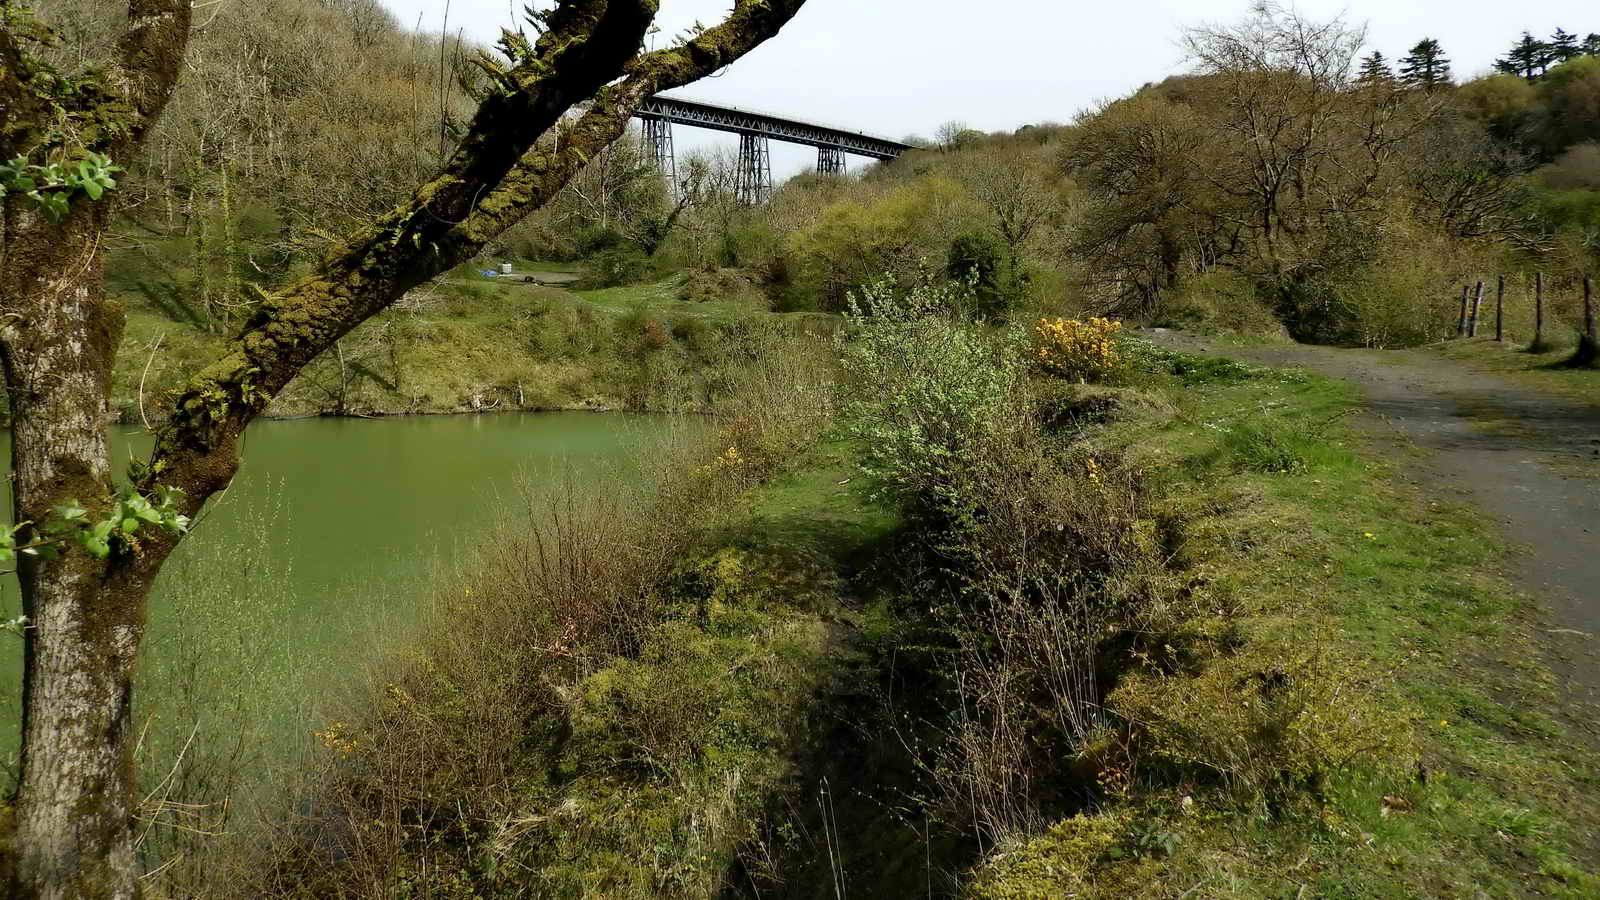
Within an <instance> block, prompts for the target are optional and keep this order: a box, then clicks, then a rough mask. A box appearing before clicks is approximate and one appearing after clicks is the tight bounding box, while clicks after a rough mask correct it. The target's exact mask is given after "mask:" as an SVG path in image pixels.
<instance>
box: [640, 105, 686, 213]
mask: <svg viewBox="0 0 1600 900" xmlns="http://www.w3.org/2000/svg"><path fill="white" fill-rule="evenodd" d="M642 124H643V126H644V128H643V135H642V137H641V138H640V140H639V149H640V150H642V151H643V153H644V158H645V159H647V160H649V161H650V163H651V164H652V165H654V166H655V167H656V171H657V172H660V173H661V177H663V178H665V179H666V180H667V191H668V192H669V193H670V194H671V195H672V196H673V198H674V199H676V198H677V196H678V159H677V155H676V153H675V152H674V151H673V148H672V123H671V122H670V121H668V120H666V119H645V120H643V123H642Z"/></svg>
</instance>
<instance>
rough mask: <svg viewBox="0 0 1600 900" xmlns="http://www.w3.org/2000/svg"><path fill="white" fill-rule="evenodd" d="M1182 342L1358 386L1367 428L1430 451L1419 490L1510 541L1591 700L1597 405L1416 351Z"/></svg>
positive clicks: (1599, 619)
mask: <svg viewBox="0 0 1600 900" xmlns="http://www.w3.org/2000/svg"><path fill="white" fill-rule="evenodd" d="M1145 336H1147V337H1149V338H1151V339H1152V340H1154V341H1156V342H1157V343H1160V344H1163V345H1165V346H1170V347H1172V348H1174V349H1178V350H1184V351H1187V352H1198V353H1215V354H1217V355H1221V356H1228V357H1232V358H1237V359H1242V360H1246V361H1249V362H1255V363H1258V364H1262V365H1270V366H1300V367H1304V368H1306V369H1310V370H1312V371H1314V372H1318V373H1320V374H1323V375H1328V376H1332V377H1335V378H1343V379H1346V380H1349V381H1351V382H1354V383H1355V384H1357V385H1359V386H1360V387H1361V389H1362V391H1363V393H1364V394H1365V396H1366V401H1367V403H1366V408H1367V411H1368V413H1369V416H1368V422H1367V424H1368V426H1369V427H1371V428H1373V429H1374V433H1375V434H1379V435H1380V436H1381V435H1383V434H1384V433H1388V434H1390V435H1392V434H1394V433H1396V432H1398V434H1399V435H1400V436H1402V437H1403V438H1405V439H1406V440H1407V441H1408V442H1410V443H1411V444H1414V445H1415V446H1417V447H1419V448H1422V449H1423V450H1426V451H1429V452H1427V453H1425V454H1422V455H1420V457H1419V458H1418V459H1416V460H1415V461H1414V462H1413V463H1411V464H1408V465H1407V466H1406V472H1407V475H1408V476H1409V477H1411V478H1413V479H1415V480H1416V481H1417V482H1418V483H1420V484H1421V485H1422V487H1423V488H1424V489H1425V490H1430V491H1433V492H1435V493H1437V494H1440V495H1446V496H1459V497H1464V498H1465V499H1467V500H1469V501H1470V502H1472V503H1474V504H1476V505H1477V506H1478V507H1479V508H1481V509H1483V510H1484V511H1486V512H1487V513H1489V514H1490V515H1491V516H1493V517H1494V518H1495V519H1496V520H1498V521H1499V522H1500V523H1501V525H1502V527H1503V533H1504V535H1505V536H1506V538H1507V539H1508V540H1509V541H1510V542H1511V544H1512V546H1513V547H1515V548H1516V549H1517V552H1516V553H1515V556H1514V568H1513V572H1512V575H1513V577H1514V578H1515V579H1516V580H1517V582H1518V583H1519V585H1520V586H1521V587H1522V588H1523V589H1525V590H1527V591H1528V592H1529V593H1530V594H1532V595H1533V596H1535V597H1537V598H1538V599H1539V600H1540V603H1541V612H1542V614H1543V615H1542V616H1541V619H1542V621H1540V622H1539V627H1540V630H1541V631H1542V632H1543V637H1544V643H1545V646H1546V648H1547V650H1548V655H1549V657H1550V659H1549V663H1550V666H1551V668H1552V669H1553V670H1554V671H1555V672H1556V674H1557V675H1558V676H1559V677H1561V678H1562V679H1564V680H1565V682H1566V684H1565V689H1566V692H1567V695H1568V697H1569V699H1570V700H1572V701H1576V703H1577V704H1578V705H1579V706H1580V707H1588V708H1591V709H1592V708H1593V707H1594V706H1595V705H1597V704H1600V406H1596V405H1588V404H1583V403H1577V402H1574V401H1572V400H1569V399H1566V398H1563V397H1557V396H1553V395H1551V394H1547V393H1542V392H1539V391H1536V390H1531V389H1529V388H1526V387H1523V386H1521V385H1518V384H1515V383H1513V382H1511V381H1508V380H1506V379H1504V378H1500V377H1497V376H1493V375H1486V374H1483V373H1481V372H1477V371H1474V370H1473V369H1471V368H1470V367H1468V366H1467V365H1465V364H1463V363H1460V362H1456V361H1454V360H1449V359H1444V358H1442V357H1439V356H1436V355H1433V354H1430V353H1427V352H1425V351H1368V350H1341V349H1334V348H1328V347H1311V346H1299V345H1280V346H1262V347H1227V348H1218V347H1216V346H1215V345H1214V343H1213V342H1211V341H1209V340H1207V339H1205V338H1201V337H1196V336H1193V335H1187V334H1183V333H1180V332H1170V331H1161V330H1156V331H1152V332H1146V335H1145Z"/></svg>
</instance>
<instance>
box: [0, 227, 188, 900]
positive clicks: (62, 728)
mask: <svg viewBox="0 0 1600 900" xmlns="http://www.w3.org/2000/svg"><path fill="white" fill-rule="evenodd" d="M5 215H6V218H7V221H6V226H7V227H6V235H7V239H6V242H5V245H4V260H3V264H0V308H3V310H4V322H3V324H0V357H3V363H4V369H5V376H6V383H7V385H8V387H9V389H10V399H11V408H12V431H11V441H12V459H13V460H14V464H13V465H14V473H15V474H14V478H15V482H14V510H13V512H14V515H15V516H16V521H18V522H35V523H43V522H46V521H48V520H49V519H50V517H51V515H52V513H51V508H52V507H53V506H56V505H58V504H63V503H66V502H67V501H69V500H71V501H77V502H79V503H81V504H83V505H84V506H86V507H88V508H89V509H91V510H93V511H95V512H96V513H99V512H102V511H104V510H105V509H106V507H107V506H108V505H109V504H110V503H111V502H112V491H111V487H110V485H111V472H110V458H109V455H108V452H107V448H106V433H105V425H106V422H107V421H108V420H109V418H110V414H111V411H110V402H109V399H108V398H109V396H110V382H111V367H112V362H113V359H114V358H115V354H116V351H117V344H118V343H119V341H120V340H121V337H122V326H123V316H122V310H121V308H120V307H118V306H117V305H116V304H114V303H111V302H109V301H108V300H107V299H106V296H105V291H104V287H103V280H102V277H101V274H102V273H101V263H102V261H101V254H100V240H99V238H100V234H101V231H102V229H103V226H104V222H103V219H104V216H105V209H104V208H103V207H100V208H94V207H90V208H88V209H86V210H84V211H82V212H79V213H76V214H74V215H73V216H71V217H70V218H69V219H68V220H67V221H66V222H65V223H63V224H61V225H59V226H56V225H52V224H50V223H48V222H45V221H44V220H43V217H42V216H40V215H39V213H38V212H37V211H35V210H33V209H31V208H28V207H26V206H24V204H23V202H21V201H13V202H11V203H8V204H7V209H6V213H5ZM148 552H149V553H150V554H151V556H152V557H154V556H156V555H164V553H165V550H164V549H163V548H162V547H151V548H150V549H149V551H148ZM126 568H127V567H125V566H118V565H117V564H115V563H108V562H106V561H102V560H97V559H95V558H94V557H92V556H90V555H89V554H87V553H81V552H67V553H64V554H63V555H62V558H61V559H59V560H56V561H53V562H48V563H45V562H41V561H39V560H36V559H32V558H29V557H23V558H22V559H21V562H20V564H19V566H18V576H19V579H20V582H21V586H22V604H23V613H24V615H26V616H27V617H28V619H29V625H30V627H29V628H28V629H27V631H26V633H25V645H24V668H23V723H22V729H23V735H22V748H23V757H22V778H21V783H20V785H19V788H20V789H19V792H18V795H17V807H16V828H17V831H16V838H15V846H16V850H17V852H16V858H15V865H16V871H15V872H14V873H11V874H12V875H13V877H14V878H15V887H14V888H13V893H12V894H11V896H19V897H27V898H50V900H56V898H61V900H67V898H72V900H77V898H97V900H98V898H124V897H135V896H137V895H138V872H137V868H136V865H135V860H134V852H133V835H132V829H131V825H132V822H131V814H132V812H133V810H132V809H131V808H130V806H131V804H132V803H133V800H134V797H135V794H134V790H133V787H134V785H133V743H134V735H133V733H132V729H131V727H130V725H131V723H130V721H129V715H130V710H131V708H132V701H133V684H132V679H133V668H134V659H135V656H136V654H137V652H138V649H139V639H140V637H141V635H142V633H143V630H144V599H145V594H146V593H147V586H146V584H145V583H144V581H143V580H142V579H132V578H129V577H127V576H128V574H129V572H127V571H125V570H126ZM119 570H121V571H119ZM46 750H48V752H43V751H46Z"/></svg>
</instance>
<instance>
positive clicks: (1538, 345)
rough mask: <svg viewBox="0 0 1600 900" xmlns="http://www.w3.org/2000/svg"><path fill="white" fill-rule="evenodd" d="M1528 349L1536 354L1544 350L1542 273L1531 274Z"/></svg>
mask: <svg viewBox="0 0 1600 900" xmlns="http://www.w3.org/2000/svg"><path fill="white" fill-rule="evenodd" d="M1528 349H1529V350H1532V351H1533V352H1535V353H1537V352H1539V351H1540V350H1543V349H1544V273H1543V272H1535V273H1534V274H1533V343H1531V344H1529V345H1528Z"/></svg>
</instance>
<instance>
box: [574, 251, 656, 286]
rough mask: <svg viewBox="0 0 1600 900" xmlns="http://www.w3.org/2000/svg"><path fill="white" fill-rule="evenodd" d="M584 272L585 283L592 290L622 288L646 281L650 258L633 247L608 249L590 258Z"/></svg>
mask: <svg viewBox="0 0 1600 900" xmlns="http://www.w3.org/2000/svg"><path fill="white" fill-rule="evenodd" d="M583 271H584V279H583V280H584V283H585V285H586V286H588V287H590V288H608V287H621V286H622V285H627V284H636V283H638V282H640V281H643V280H645V278H646V277H648V275H649V273H650V258H649V257H648V256H645V255H644V251H643V250H640V249H639V248H638V247H634V246H631V245H628V246H618V247H608V248H606V249H604V250H601V251H599V252H597V253H595V254H594V255H593V256H591V257H589V261H588V262H587V263H585V264H584V267H583Z"/></svg>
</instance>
